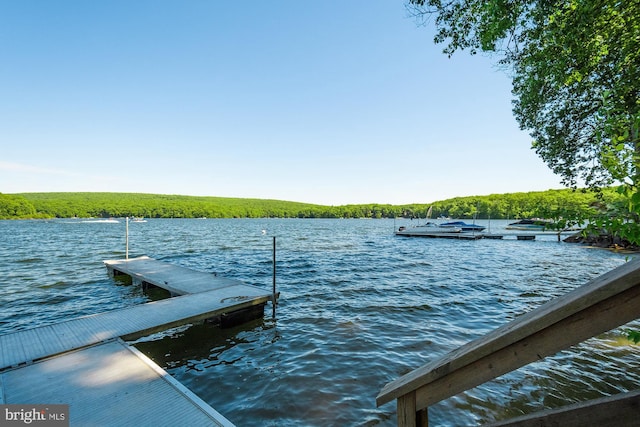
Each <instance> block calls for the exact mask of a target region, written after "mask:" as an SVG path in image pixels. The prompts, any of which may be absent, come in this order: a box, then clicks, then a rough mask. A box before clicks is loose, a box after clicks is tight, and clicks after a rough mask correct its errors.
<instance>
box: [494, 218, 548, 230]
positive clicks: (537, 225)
mask: <svg viewBox="0 0 640 427" xmlns="http://www.w3.org/2000/svg"><path fill="white" fill-rule="evenodd" d="M551 225H552V223H551V221H549V220H545V219H521V220H520V221H517V222H512V223H511V224H509V225H507V226H506V227H505V229H507V230H529V231H543V230H545V229H547V228H550V227H551Z"/></svg>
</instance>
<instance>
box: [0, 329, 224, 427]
mask: <svg viewBox="0 0 640 427" xmlns="http://www.w3.org/2000/svg"><path fill="white" fill-rule="evenodd" d="M42 384H46V387H42ZM0 385H1V386H2V390H1V391H2V394H3V395H4V396H5V403H8V404H11V403H20V404H40V403H42V402H47V403H51V404H68V405H69V414H70V424H71V425H83V426H100V425H110V426H131V425H141V426H142V425H148V426H154V425H189V426H211V425H217V426H223V427H232V426H233V424H232V423H231V422H230V421H229V420H227V419H226V418H224V417H223V416H222V415H220V414H219V413H218V412H217V411H215V410H214V409H213V408H211V407H210V406H209V405H208V404H207V403H205V402H204V401H202V400H201V399H199V398H198V397H197V396H195V395H194V394H193V393H192V392H190V391H189V390H188V389H186V388H185V387H184V386H182V385H181V384H179V383H178V382H177V381H175V380H174V379H173V378H171V377H170V376H169V375H168V374H167V373H166V372H165V371H163V370H162V369H161V368H160V367H158V366H157V365H156V364H155V363H153V362H152V361H151V360H149V359H148V358H147V357H146V356H144V355H142V354H141V353H140V352H139V351H137V350H135V349H134V348H132V347H130V346H128V345H126V344H124V343H123V342H121V341H120V340H116V341H110V342H107V343H102V344H99V345H95V346H91V347H87V348H85V349H82V350H78V351H73V352H70V353H65V354H63V355H59V356H56V357H52V358H49V359H45V360H42V361H40V362H37V363H34V364H32V365H29V366H25V367H22V368H19V369H14V370H10V371H6V372H4V373H2V374H0ZM114 408H117V410H114ZM167 408H170V410H167Z"/></svg>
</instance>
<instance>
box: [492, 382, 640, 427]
mask: <svg viewBox="0 0 640 427" xmlns="http://www.w3.org/2000/svg"><path fill="white" fill-rule="evenodd" d="M639 417H640V390H635V391H632V392H629V393H621V394H617V395H613V396H607V397H603V398H600V399H594V400H589V401H586V402H580V403H576V404H573V405H568V406H565V407H563V408H558V409H552V410H547V411H540V412H536V413H534V414H530V415H524V416H521V417H516V418H512V419H510V420H505V421H501V422H499V423H493V424H489V425H486V426H485V427H557V426H562V427H586V426H616V427H631V426H637V425H638V423H639V421H640V420H639V419H638V418H639Z"/></svg>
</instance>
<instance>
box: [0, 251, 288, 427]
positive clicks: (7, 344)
mask: <svg viewBox="0 0 640 427" xmlns="http://www.w3.org/2000/svg"><path fill="white" fill-rule="evenodd" d="M105 265H106V267H107V270H108V272H109V274H110V275H112V276H115V275H119V274H126V275H129V276H130V277H131V278H132V282H133V283H134V284H140V285H142V286H158V287H161V288H163V289H166V290H167V291H169V292H170V293H171V295H177V296H176V297H174V298H167V299H164V300H160V301H154V302H149V303H145V304H140V305H136V306H133V307H128V308H124V309H120V310H114V311H109V312H106V313H99V314H94V315H89V316H83V317H79V318H75V319H71V320H67V321H64V322H60V323H56V324H53V325H47V326H41V327H37V328H32V329H26V330H21V331H16V332H13V333H10V334H5V335H1V336H0V404H11V403H19V404H26V403H32V404H37V403H51V404H55V403H60V404H69V405H70V414H71V415H70V418H71V420H70V421H71V425H72V426H73V425H106V424H108V425H143V424H144V425H166V424H167V421H168V420H171V419H174V420H175V422H170V423H169V424H172V425H179V424H184V425H219V426H232V425H233V424H231V423H230V422H229V421H228V420H227V419H226V418H224V417H223V416H222V415H220V414H219V413H218V412H216V411H215V410H214V409H213V408H211V407H210V406H209V405H207V404H206V403H205V402H203V401H202V400H200V399H199V398H198V397H197V396H195V395H194V394H193V393H192V392H190V391H189V390H188V389H186V387H184V386H182V385H181V384H179V383H178V382H177V381H175V380H173V379H172V378H171V377H170V376H169V375H168V374H167V373H166V372H165V371H164V370H162V369H161V368H160V367H159V366H157V365H155V363H153V362H152V361H151V360H149V359H148V358H146V357H145V356H144V355H142V354H141V353H140V352H139V351H138V350H136V349H135V348H133V347H131V346H129V345H127V344H126V343H124V342H123V341H122V339H135V338H138V337H141V336H145V335H149V334H151V333H154V332H158V331H161V330H166V329H169V328H172V327H176V326H180V325H184V324H188V323H194V322H200V321H204V320H207V319H216V320H219V321H220V322H221V323H223V324H224V323H225V321H227V322H229V321H231V322H233V323H239V322H242V321H246V320H250V319H254V318H258V317H260V316H263V315H264V306H265V305H266V303H267V302H268V301H272V302H275V300H276V298H277V295H274V294H273V293H270V292H268V291H266V290H264V289H261V288H258V287H255V286H250V285H246V284H244V283H243V282H241V281H239V280H234V279H227V278H222V277H218V276H215V275H213V274H209V273H205V272H197V271H194V270H190V269H188V268H184V267H179V266H175V265H172V264H169V263H165V262H162V261H157V260H154V259H152V258H149V257H140V258H134V259H129V260H113V261H105ZM43 384H45V386H44V387H43Z"/></svg>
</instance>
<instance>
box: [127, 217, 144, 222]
mask: <svg viewBox="0 0 640 427" xmlns="http://www.w3.org/2000/svg"><path fill="white" fill-rule="evenodd" d="M131 222H147V220H146V219H144V218H137V217H133V218H131Z"/></svg>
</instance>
